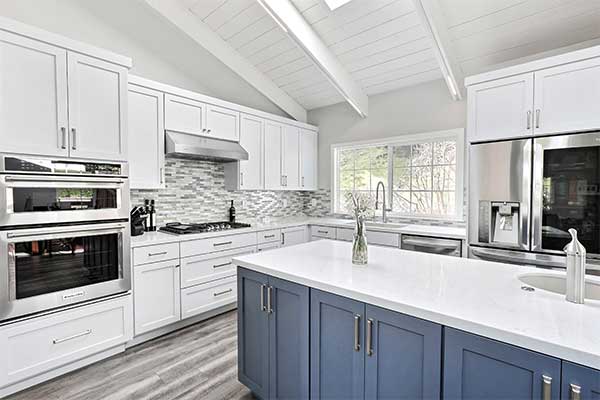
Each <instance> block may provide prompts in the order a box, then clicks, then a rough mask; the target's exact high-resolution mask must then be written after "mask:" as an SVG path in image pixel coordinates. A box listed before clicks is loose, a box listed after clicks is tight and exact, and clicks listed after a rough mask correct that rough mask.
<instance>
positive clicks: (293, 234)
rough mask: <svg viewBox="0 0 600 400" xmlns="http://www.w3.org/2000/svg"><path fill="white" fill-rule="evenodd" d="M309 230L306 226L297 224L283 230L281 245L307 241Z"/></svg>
mask: <svg viewBox="0 0 600 400" xmlns="http://www.w3.org/2000/svg"><path fill="white" fill-rule="evenodd" d="M307 236H308V234H307V231H306V227H305V226H295V227H292V228H284V229H282V230H281V247H286V246H293V245H295V244H300V243H306V242H307Z"/></svg>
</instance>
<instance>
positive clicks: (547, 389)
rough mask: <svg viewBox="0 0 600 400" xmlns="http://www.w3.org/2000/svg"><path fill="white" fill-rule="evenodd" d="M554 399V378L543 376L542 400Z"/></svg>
mask: <svg viewBox="0 0 600 400" xmlns="http://www.w3.org/2000/svg"><path fill="white" fill-rule="evenodd" d="M551 399H552V377H550V376H548V375H542V400H551Z"/></svg>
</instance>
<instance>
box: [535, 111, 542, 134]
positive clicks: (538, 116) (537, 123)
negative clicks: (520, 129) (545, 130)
mask: <svg viewBox="0 0 600 400" xmlns="http://www.w3.org/2000/svg"><path fill="white" fill-rule="evenodd" d="M541 112H542V110H540V109H539V108H538V109H537V110H535V127H536V128H538V129H539V128H540V114H541Z"/></svg>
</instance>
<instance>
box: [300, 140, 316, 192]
mask: <svg viewBox="0 0 600 400" xmlns="http://www.w3.org/2000/svg"><path fill="white" fill-rule="evenodd" d="M317 145H318V136H317V133H316V132H313V131H308V130H305V129H302V130H301V131H300V164H301V168H300V188H301V189H303V190H317V158H318V154H317Z"/></svg>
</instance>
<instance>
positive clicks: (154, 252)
mask: <svg viewBox="0 0 600 400" xmlns="http://www.w3.org/2000/svg"><path fill="white" fill-rule="evenodd" d="M176 258H179V243H167V244H158V245H156V246H146V247H136V248H135V249H133V265H142V264H148V263H153V262H159V261H167V260H174V259H176Z"/></svg>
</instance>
